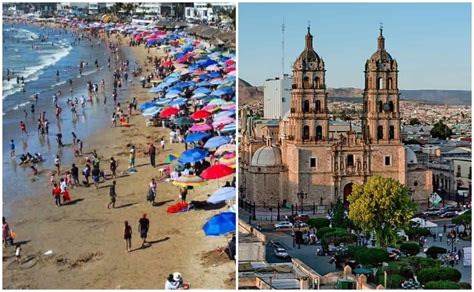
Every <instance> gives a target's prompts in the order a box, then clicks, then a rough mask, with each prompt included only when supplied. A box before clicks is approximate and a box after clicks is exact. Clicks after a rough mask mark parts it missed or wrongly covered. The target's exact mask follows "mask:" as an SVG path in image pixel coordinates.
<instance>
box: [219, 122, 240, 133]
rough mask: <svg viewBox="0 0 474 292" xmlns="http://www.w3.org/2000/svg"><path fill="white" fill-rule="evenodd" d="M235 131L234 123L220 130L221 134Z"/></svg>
mask: <svg viewBox="0 0 474 292" xmlns="http://www.w3.org/2000/svg"><path fill="white" fill-rule="evenodd" d="M236 130H237V129H236V126H235V123H231V124H228V125H225V126H224V128H222V129H220V131H221V133H229V132H235V131H236Z"/></svg>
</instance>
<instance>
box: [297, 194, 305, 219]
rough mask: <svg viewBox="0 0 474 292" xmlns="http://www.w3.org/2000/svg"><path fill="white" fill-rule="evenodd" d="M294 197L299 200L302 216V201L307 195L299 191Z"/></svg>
mask: <svg viewBox="0 0 474 292" xmlns="http://www.w3.org/2000/svg"><path fill="white" fill-rule="evenodd" d="M296 196H297V197H298V199H299V200H300V204H301V214H303V203H304V199H306V198H308V194H307V193H305V192H303V191H299V192H298V193H297V194H296Z"/></svg>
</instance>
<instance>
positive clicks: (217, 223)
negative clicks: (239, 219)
mask: <svg viewBox="0 0 474 292" xmlns="http://www.w3.org/2000/svg"><path fill="white" fill-rule="evenodd" d="M202 230H203V231H204V234H206V236H220V235H225V234H227V233H230V232H235V230H236V216H235V213H234V212H222V213H220V214H217V215H214V216H213V217H212V218H211V219H209V221H207V222H206V224H204V226H203V227H202Z"/></svg>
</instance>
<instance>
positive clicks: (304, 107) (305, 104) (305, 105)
mask: <svg viewBox="0 0 474 292" xmlns="http://www.w3.org/2000/svg"><path fill="white" fill-rule="evenodd" d="M303 112H304V113H307V112H309V100H305V101H304V103H303Z"/></svg>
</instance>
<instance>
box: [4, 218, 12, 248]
mask: <svg viewBox="0 0 474 292" xmlns="http://www.w3.org/2000/svg"><path fill="white" fill-rule="evenodd" d="M2 222H3V223H2V241H3V247H7V245H8V244H10V245H13V238H12V236H11V230H10V225H8V222H7V219H5V217H3V221H2Z"/></svg>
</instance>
